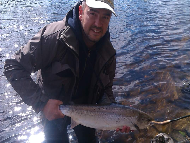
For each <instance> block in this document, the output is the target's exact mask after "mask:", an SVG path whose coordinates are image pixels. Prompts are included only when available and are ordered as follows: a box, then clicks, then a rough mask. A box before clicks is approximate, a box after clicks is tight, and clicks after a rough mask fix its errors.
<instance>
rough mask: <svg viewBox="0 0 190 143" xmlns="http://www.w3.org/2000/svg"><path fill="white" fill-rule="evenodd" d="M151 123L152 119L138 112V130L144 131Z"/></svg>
mask: <svg viewBox="0 0 190 143" xmlns="http://www.w3.org/2000/svg"><path fill="white" fill-rule="evenodd" d="M151 121H153V118H152V117H151V116H150V115H148V114H146V113H144V112H140V113H139V116H138V117H137V123H136V126H138V128H139V129H144V128H147V127H148V126H149V125H150V123H151Z"/></svg>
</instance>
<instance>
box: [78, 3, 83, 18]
mask: <svg viewBox="0 0 190 143" xmlns="http://www.w3.org/2000/svg"><path fill="white" fill-rule="evenodd" d="M82 13H83V9H82V5H80V6H79V20H80V21H81V20H82Z"/></svg>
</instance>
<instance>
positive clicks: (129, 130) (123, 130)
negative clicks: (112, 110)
mask: <svg viewBox="0 0 190 143" xmlns="http://www.w3.org/2000/svg"><path fill="white" fill-rule="evenodd" d="M119 131H120V132H122V133H129V132H133V130H131V129H130V127H128V126H123V128H122V129H120V128H117V129H116V132H119Z"/></svg>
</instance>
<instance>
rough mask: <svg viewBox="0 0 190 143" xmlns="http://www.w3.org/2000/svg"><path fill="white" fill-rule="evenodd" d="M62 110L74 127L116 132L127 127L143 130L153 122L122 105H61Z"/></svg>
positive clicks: (139, 112) (149, 118) (142, 114)
mask: <svg viewBox="0 0 190 143" xmlns="http://www.w3.org/2000/svg"><path fill="white" fill-rule="evenodd" d="M60 110H61V111H62V113H63V114H64V115H66V116H69V117H71V119H72V122H73V123H71V126H72V127H74V126H76V125H78V124H82V125H84V126H87V127H91V128H96V129H99V130H115V129H116V128H122V127H123V126H125V125H126V126H129V127H130V128H131V130H136V129H137V127H138V128H139V129H143V128H146V127H147V126H148V125H149V123H150V121H152V120H153V119H152V117H150V116H149V115H147V114H146V113H144V112H142V111H140V110H137V109H135V108H132V107H129V106H122V105H104V106H103V105H102V106H99V105H95V106H88V105H60ZM72 124H73V125H72Z"/></svg>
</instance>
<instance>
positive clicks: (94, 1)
mask: <svg viewBox="0 0 190 143" xmlns="http://www.w3.org/2000/svg"><path fill="white" fill-rule="evenodd" d="M83 1H86V4H87V5H88V6H89V7H92V8H105V9H108V10H110V11H111V12H112V13H113V14H114V15H115V16H117V15H116V13H115V11H114V0H83Z"/></svg>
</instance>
